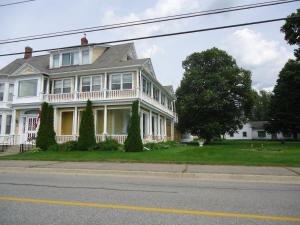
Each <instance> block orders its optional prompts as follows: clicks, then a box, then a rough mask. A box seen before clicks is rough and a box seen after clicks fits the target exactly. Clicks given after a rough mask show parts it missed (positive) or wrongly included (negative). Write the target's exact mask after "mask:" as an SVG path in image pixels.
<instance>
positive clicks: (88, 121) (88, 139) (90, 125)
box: [78, 100, 96, 150]
mask: <svg viewBox="0 0 300 225" xmlns="http://www.w3.org/2000/svg"><path fill="white" fill-rule="evenodd" d="M95 144H96V138H95V125H94V115H93V108H92V102H91V101H90V100H88V101H87V103H86V108H85V110H84V111H83V112H82V118H81V121H80V127H79V138H78V148H79V149H80V150H88V149H90V148H92V147H94V146H95Z"/></svg>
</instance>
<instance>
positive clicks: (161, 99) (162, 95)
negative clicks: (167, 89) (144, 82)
mask: <svg viewBox="0 0 300 225" xmlns="http://www.w3.org/2000/svg"><path fill="white" fill-rule="evenodd" d="M160 103H161V104H162V105H165V104H166V95H165V94H164V93H161V98H160Z"/></svg>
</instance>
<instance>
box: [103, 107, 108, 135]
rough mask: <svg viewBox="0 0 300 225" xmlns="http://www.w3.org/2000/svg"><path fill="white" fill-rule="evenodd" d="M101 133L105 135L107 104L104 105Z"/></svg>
mask: <svg viewBox="0 0 300 225" xmlns="http://www.w3.org/2000/svg"><path fill="white" fill-rule="evenodd" d="M103 135H107V105H104V118H103Z"/></svg>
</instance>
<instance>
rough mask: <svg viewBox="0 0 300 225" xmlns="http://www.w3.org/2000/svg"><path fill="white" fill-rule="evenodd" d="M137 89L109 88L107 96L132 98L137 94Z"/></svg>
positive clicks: (111, 97)
mask: <svg viewBox="0 0 300 225" xmlns="http://www.w3.org/2000/svg"><path fill="white" fill-rule="evenodd" d="M136 93H137V91H136V90H135V89H133V90H108V91H107V98H110V99H116V98H132V97H137V96H136Z"/></svg>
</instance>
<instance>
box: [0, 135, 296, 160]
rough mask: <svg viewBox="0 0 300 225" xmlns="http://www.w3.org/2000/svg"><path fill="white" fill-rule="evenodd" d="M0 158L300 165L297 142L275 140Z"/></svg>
mask: <svg viewBox="0 0 300 225" xmlns="http://www.w3.org/2000/svg"><path fill="white" fill-rule="evenodd" d="M1 159H2V160H50V161H51V160H54V161H80V162H85V161H108V162H148V163H190V164H207V165H249V166H250V165H253V166H300V142H286V143H284V144H281V143H280V142H276V141H220V142H216V143H213V144H210V145H206V146H204V147H202V148H199V147H197V146H189V145H188V146H187V145H177V146H175V147H174V146H173V147H170V148H168V149H159V150H154V151H144V152H135V153H132V152H131V153H127V152H123V151H39V152H26V153H20V154H17V155H10V156H2V157H0V160H1Z"/></svg>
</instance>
